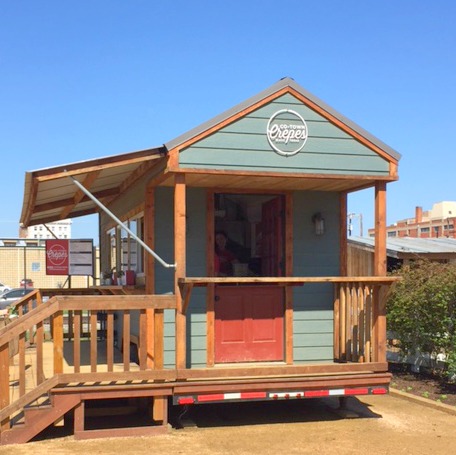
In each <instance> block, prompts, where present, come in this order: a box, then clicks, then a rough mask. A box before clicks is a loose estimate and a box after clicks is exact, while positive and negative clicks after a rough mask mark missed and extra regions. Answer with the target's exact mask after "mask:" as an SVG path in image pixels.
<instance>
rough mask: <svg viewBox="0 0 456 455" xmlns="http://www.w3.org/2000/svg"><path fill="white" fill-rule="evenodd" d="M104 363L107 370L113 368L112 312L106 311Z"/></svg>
mask: <svg viewBox="0 0 456 455" xmlns="http://www.w3.org/2000/svg"><path fill="white" fill-rule="evenodd" d="M106 363H107V365H108V371H113V370H114V312H113V311H112V310H108V311H107V315H106Z"/></svg>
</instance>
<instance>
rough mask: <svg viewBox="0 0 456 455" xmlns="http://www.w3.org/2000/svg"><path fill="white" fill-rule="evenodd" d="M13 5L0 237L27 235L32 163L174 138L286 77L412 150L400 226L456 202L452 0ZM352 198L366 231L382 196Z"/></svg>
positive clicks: (4, 90)
mask: <svg viewBox="0 0 456 455" xmlns="http://www.w3.org/2000/svg"><path fill="white" fill-rule="evenodd" d="M0 6H1V8H0V87H1V88H0V153H1V156H2V159H1V163H2V168H3V173H2V179H1V180H0V182H1V183H0V185H1V186H0V189H1V193H0V194H1V195H2V198H1V201H2V204H1V208H2V210H1V214H0V237H16V236H17V234H18V222H19V218H20V213H21V208H22V200H23V191H24V177H25V172H26V171H31V170H36V169H41V168H45V167H52V166H57V165H61V164H65V163H71V162H76V161H82V160H86V159H92V158H98V157H103V156H108V155H115V154H119V153H125V152H129V151H135V150H141V149H144V148H149V147H154V146H158V145H161V144H163V143H165V142H168V141H169V140H171V139H173V138H175V137H177V136H178V135H180V134H181V133H184V132H186V131H188V130H189V129H191V128H193V127H195V126H197V125H199V124H200V123H202V122H204V121H206V120H208V119H210V118H212V117H213V116H215V115H217V114H219V113H221V112H223V111H225V110H226V109H229V108H230V107H232V106H234V105H235V104H237V103H239V102H242V101H244V100H245V99H247V98H249V97H250V96H253V95H255V94H257V93H258V92H260V91H262V90H263V89H265V88H267V87H269V86H270V85H272V84H273V83H275V82H276V81H277V80H279V79H280V78H282V77H284V76H289V77H292V78H294V79H295V80H296V82H297V83H299V84H300V85H302V86H303V87H304V88H306V89H307V90H308V91H310V92H311V93H313V94H314V95H315V96H317V97H319V98H321V99H322V100H324V101H325V102H326V103H328V104H329V105H330V106H332V107H333V108H334V109H336V110H338V111H339V112H341V113H342V114H343V115H345V116H346V117H348V118H350V119H351V120H353V121H354V122H356V123H358V124H359V125H360V126H361V127H363V128H365V129H366V130H368V131H369V132H370V133H372V134H373V135H375V136H377V137H378V138H379V139H381V140H382V141H383V142H385V143H387V144H388V145H389V146H390V147H392V148H393V149H395V150H397V151H398V152H399V153H401V154H402V159H401V161H400V164H399V175H400V180H399V182H395V183H392V184H389V185H388V201H387V204H388V212H387V214H388V222H390V223H391V222H394V221H396V220H397V219H401V218H405V217H411V216H413V215H414V211H415V206H417V205H418V206H422V207H423V209H424V210H428V209H430V208H432V204H433V203H435V202H439V201H444V200H456V195H455V190H454V187H455V185H454V168H455V161H456V160H455V157H454V153H455V150H456V147H455V145H454V131H455V124H456V113H455V105H456V84H455V74H456V51H455V49H456V27H455V25H454V24H455V23H456V2H454V1H453V0H434V1H433V2H425V1H422V0H414V1H411V0H410V1H405V0H383V1H368V0H364V1H361V0H358V1H353V0H347V1H344V2H340V1H336V0H334V1H328V0H319V1H318V2H315V1H307V0H288V1H287V0H282V1H281V2H277V1H274V2H272V1H269V0H253V1H252V0H251V1H249V0H243V1H237V0H232V1H230V2H222V1H217V0H212V1H192V2H189V1H182V0H178V1H172V2H171V1H169V2H168V1H152V0H148V1H146V0H131V1H128V2H127V1H121V0H111V1H106V0H105V1H97V0H92V1H86V0H78V1H73V2H70V1H61V0H60V1H46V0H42V1H40V2H37V1H33V0H29V1H25V0H15V1H14V2H11V1H7V0H0ZM349 202H350V203H349V210H350V211H351V212H355V213H362V215H363V221H364V223H363V224H364V231H365V232H364V233H366V232H367V228H368V227H372V225H373V193H372V191H364V192H362V193H358V194H356V195H352V196H351V197H350V200H349ZM356 233H357V232H355V234H356ZM96 236H97V228H96V222H95V220H94V219H93V217H92V218H88V219H84V218H81V219H76V220H75V221H74V224H73V237H76V238H86V237H93V238H96Z"/></svg>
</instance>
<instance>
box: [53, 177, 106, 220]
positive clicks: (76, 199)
mask: <svg viewBox="0 0 456 455" xmlns="http://www.w3.org/2000/svg"><path fill="white" fill-rule="evenodd" d="M100 172H101V170H99V171H95V172H91V173H89V174H87V175H86V178H85V179H84V181H83V182H82V186H83V187H84V188H86V189H87V190H90V188H91V186H92V185H93V184H94V182H95V180H96V179H97V178H98V176H99V175H100ZM84 196H85V193H84V192H83V191H82V190H80V189H78V190H77V191H76V192H75V193H74V196H73V197H72V202H71V204H68V205H67V206H66V207H65V208H64V209H63V210H62V211H61V212H60V219H61V220H64V219H65V218H67V217H68V215H69V214H70V213H71V211H72V210H73V209H74V208H75V207H76V206H77V205H78V204H79V203H80V202H81V201H82V199H83V198H84Z"/></svg>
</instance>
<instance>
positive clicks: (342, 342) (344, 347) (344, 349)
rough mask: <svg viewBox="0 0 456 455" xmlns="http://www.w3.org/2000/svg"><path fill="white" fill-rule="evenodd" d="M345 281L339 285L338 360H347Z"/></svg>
mask: <svg viewBox="0 0 456 455" xmlns="http://www.w3.org/2000/svg"><path fill="white" fill-rule="evenodd" d="M346 323H347V283H342V284H341V285H340V360H344V361H345V360H347V337H346V335H347V333H346V330H345V326H346Z"/></svg>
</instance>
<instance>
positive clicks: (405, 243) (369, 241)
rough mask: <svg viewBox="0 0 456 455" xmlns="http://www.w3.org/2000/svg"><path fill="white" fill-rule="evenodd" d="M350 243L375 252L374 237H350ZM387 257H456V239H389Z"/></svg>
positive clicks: (387, 241)
mask: <svg viewBox="0 0 456 455" xmlns="http://www.w3.org/2000/svg"><path fill="white" fill-rule="evenodd" d="M348 241H349V243H352V244H353V245H357V246H359V247H364V248H367V249H369V250H373V249H374V247H375V238H374V237H357V236H353V237H349V238H348ZM386 250H387V255H388V256H390V257H395V258H401V257H404V256H426V255H434V256H435V255H455V257H456V239H453V238H446V237H436V238H414V237H388V238H387V240H386Z"/></svg>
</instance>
